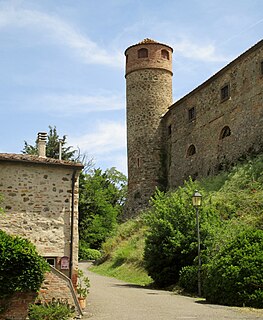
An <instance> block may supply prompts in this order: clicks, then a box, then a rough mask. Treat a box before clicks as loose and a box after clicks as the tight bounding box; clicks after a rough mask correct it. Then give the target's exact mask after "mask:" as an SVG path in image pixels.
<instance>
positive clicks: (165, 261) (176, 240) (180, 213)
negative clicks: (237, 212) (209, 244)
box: [144, 181, 218, 286]
mask: <svg viewBox="0 0 263 320" xmlns="http://www.w3.org/2000/svg"><path fill="white" fill-rule="evenodd" d="M195 188H196V185H195V183H193V182H191V181H190V182H189V183H187V184H186V185H185V187H184V188H178V189H177V191H176V192H173V193H170V194H169V193H167V194H164V193H162V192H159V191H158V192H157V194H156V195H155V198H154V199H153V200H152V209H151V210H150V212H149V213H148V214H147V215H146V223H147V224H148V226H149V232H148V234H147V237H146V241H145V252H144V259H145V266H146V270H147V271H148V273H149V275H150V276H151V277H152V279H153V280H154V282H155V284H156V285H158V286H169V285H172V284H175V283H177V282H178V280H179V272H180V271H181V269H182V268H183V267H185V266H190V265H193V264H194V262H195V259H196V256H197V236H196V214H195V210H194V208H193V206H192V199H191V198H192V194H193V192H194V190H195ZM202 193H203V192H202ZM209 210H210V209H209V207H205V206H204V205H203V206H202V208H201V209H200V210H199V218H200V236H201V239H202V241H201V243H202V245H203V244H204V243H205V239H206V238H207V237H208V235H209V233H211V230H210V229H211V228H210V225H209V223H208V221H209V222H210V223H211V222H212V221H214V220H216V219H218V217H217V216H216V215H215V214H214V213H213V212H212V211H211V212H210V211H209ZM202 249H203V248H202ZM202 252H204V250H202Z"/></svg>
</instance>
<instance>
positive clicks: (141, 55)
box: [138, 48, 148, 58]
mask: <svg viewBox="0 0 263 320" xmlns="http://www.w3.org/2000/svg"><path fill="white" fill-rule="evenodd" d="M138 58H148V49H146V48H141V49H139V50H138Z"/></svg>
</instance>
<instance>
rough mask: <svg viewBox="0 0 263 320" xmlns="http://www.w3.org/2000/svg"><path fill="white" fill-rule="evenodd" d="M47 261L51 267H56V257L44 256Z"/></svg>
mask: <svg viewBox="0 0 263 320" xmlns="http://www.w3.org/2000/svg"><path fill="white" fill-rule="evenodd" d="M46 261H47V263H49V264H50V265H51V266H52V267H54V268H55V267H56V258H46Z"/></svg>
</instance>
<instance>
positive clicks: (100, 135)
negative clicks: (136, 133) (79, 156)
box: [69, 122, 126, 157]
mask: <svg viewBox="0 0 263 320" xmlns="http://www.w3.org/2000/svg"><path fill="white" fill-rule="evenodd" d="M69 144H70V145H72V146H74V147H78V148H80V150H81V152H82V153H84V152H87V153H88V154H90V155H92V156H95V157H96V156H97V155H99V156H100V157H101V156H106V155H108V154H110V153H112V152H116V151H119V150H122V149H125V147H126V128H125V125H124V124H122V123H119V122H99V123H98V125H97V130H96V131H93V132H91V133H87V134H84V135H82V136H78V137H74V136H71V138H70V139H69Z"/></svg>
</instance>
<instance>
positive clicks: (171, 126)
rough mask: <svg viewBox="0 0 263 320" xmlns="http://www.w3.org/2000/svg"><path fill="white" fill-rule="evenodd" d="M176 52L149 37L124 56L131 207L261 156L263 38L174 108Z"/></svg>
mask: <svg viewBox="0 0 263 320" xmlns="http://www.w3.org/2000/svg"><path fill="white" fill-rule="evenodd" d="M172 53H173V49H172V48H171V47H169V46H167V45H165V44H162V43H157V42H155V41H153V40H150V39H145V40H144V41H142V42H140V43H138V44H136V45H133V46H131V47H129V48H128V49H127V50H126V51H125V55H126V94H127V144H128V202H127V207H128V210H129V212H130V215H133V214H135V213H136V211H137V210H140V209H143V208H144V207H146V206H147V204H148V200H149V198H150V197H151V195H152V194H153V193H154V191H155V188H156V186H158V187H161V188H164V189H166V190H167V189H171V188H175V187H178V186H180V185H182V184H183V182H184V180H186V179H188V178H189V176H191V177H192V178H193V179H196V178H202V177H206V176H209V175H215V174H217V173H218V172H219V171H220V170H221V169H223V168H225V167H227V166H229V165H231V164H233V163H235V162H237V161H238V160H239V159H241V158H242V157H244V156H247V155H251V154H258V153H260V152H262V151H263V92H262V89H263V40H262V41H260V42H259V43H257V44H256V45H254V46H253V47H252V48H250V49H249V50H247V51H246V52H244V53H243V54H242V55H240V56H239V57H238V58H236V59H235V60H234V61H232V62H231V63H229V64H228V65H227V66H226V67H224V68H223V69H222V70H220V71H219V72H217V73H216V74H215V75H213V76H212V77H211V78H210V79H208V80H207V81H205V82H204V83H203V84H201V85H200V86H198V87H197V88H196V89H194V90H193V91H192V92H190V93H189V94H187V95H186V96H184V97H183V98H181V99H180V100H179V101H177V102H175V103H174V104H172V75H173V74H172Z"/></svg>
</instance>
